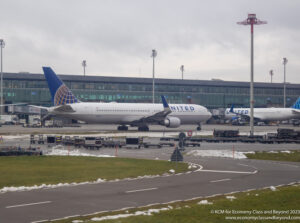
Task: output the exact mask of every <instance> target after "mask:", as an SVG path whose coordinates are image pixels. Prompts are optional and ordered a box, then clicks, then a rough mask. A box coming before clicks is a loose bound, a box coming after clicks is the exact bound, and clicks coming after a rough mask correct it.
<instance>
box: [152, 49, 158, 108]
mask: <svg viewBox="0 0 300 223" xmlns="http://www.w3.org/2000/svg"><path fill="white" fill-rule="evenodd" d="M156 56H157V51H156V50H155V49H153V50H152V53H151V57H153V67H152V103H153V104H154V103H155V93H154V92H155V82H154V79H155V75H154V73H155V57H156Z"/></svg>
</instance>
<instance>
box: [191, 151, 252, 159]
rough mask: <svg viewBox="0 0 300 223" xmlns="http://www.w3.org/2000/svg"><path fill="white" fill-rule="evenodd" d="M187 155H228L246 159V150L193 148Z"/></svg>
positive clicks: (228, 156)
mask: <svg viewBox="0 0 300 223" xmlns="http://www.w3.org/2000/svg"><path fill="white" fill-rule="evenodd" d="M187 155H192V156H210V157H226V158H235V159H246V158H247V157H246V156H245V154H244V152H238V151H235V152H234V154H233V153H232V150H191V151H189V152H188V153H187Z"/></svg>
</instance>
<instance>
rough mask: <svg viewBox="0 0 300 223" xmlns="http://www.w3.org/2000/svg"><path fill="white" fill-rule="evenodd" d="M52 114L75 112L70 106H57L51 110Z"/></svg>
mask: <svg viewBox="0 0 300 223" xmlns="http://www.w3.org/2000/svg"><path fill="white" fill-rule="evenodd" d="M52 112H62V113H73V112H75V110H74V109H73V108H72V106H71V105H69V104H67V105H59V106H56V107H54V108H53V110H52Z"/></svg>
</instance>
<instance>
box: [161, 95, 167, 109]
mask: <svg viewBox="0 0 300 223" xmlns="http://www.w3.org/2000/svg"><path fill="white" fill-rule="evenodd" d="M161 100H162V103H163V105H164V108H168V107H169V105H168V102H167V100H166V98H165V96H163V95H161Z"/></svg>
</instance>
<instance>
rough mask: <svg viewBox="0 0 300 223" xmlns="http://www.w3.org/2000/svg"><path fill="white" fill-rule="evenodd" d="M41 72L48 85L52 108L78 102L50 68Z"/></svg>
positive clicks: (45, 68) (44, 68)
mask: <svg viewBox="0 0 300 223" xmlns="http://www.w3.org/2000/svg"><path fill="white" fill-rule="evenodd" d="M43 71H44V74H45V77H46V80H47V83H48V87H49V90H50V93H51V97H52V102H53V104H54V106H58V105H65V104H73V103H77V102H79V100H78V99H77V98H76V97H75V96H74V95H73V93H72V92H71V91H70V89H69V88H68V87H67V86H66V85H65V84H64V83H63V82H62V81H61V80H60V79H59V77H58V76H57V75H56V74H55V73H54V71H53V70H52V69H51V68H50V67H43Z"/></svg>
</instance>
